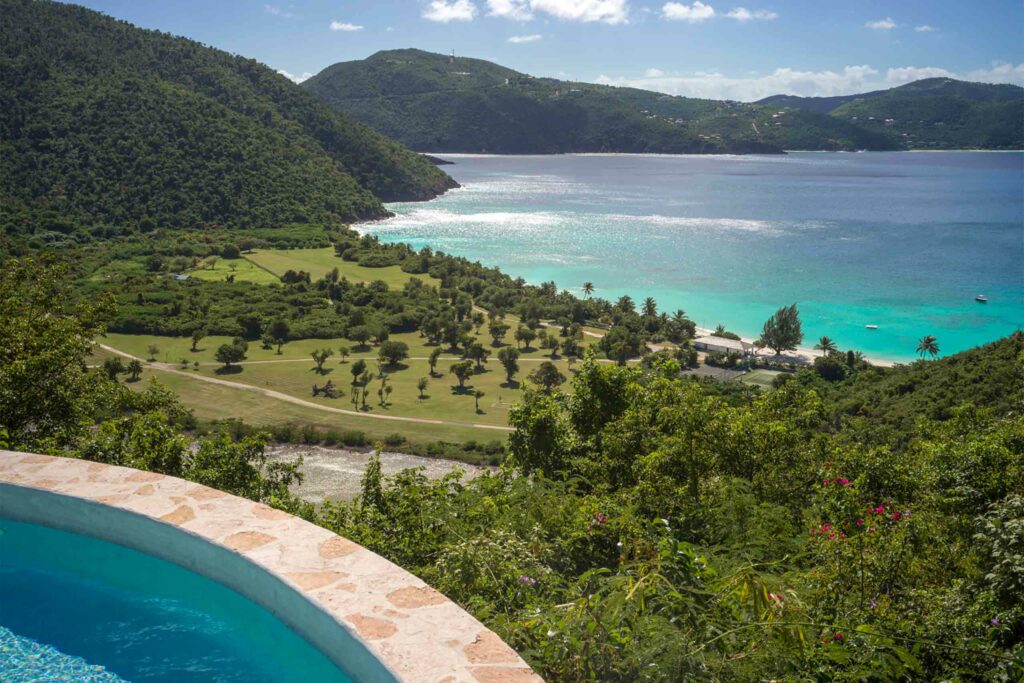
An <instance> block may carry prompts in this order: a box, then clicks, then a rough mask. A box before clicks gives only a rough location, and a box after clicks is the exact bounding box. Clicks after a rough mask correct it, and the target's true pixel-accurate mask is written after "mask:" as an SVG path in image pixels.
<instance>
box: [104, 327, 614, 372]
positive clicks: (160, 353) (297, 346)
mask: <svg viewBox="0 0 1024 683" xmlns="http://www.w3.org/2000/svg"><path fill="white" fill-rule="evenodd" d="M509 334H510V335H511V332H510V333H509ZM475 336H476V339H477V340H478V341H479V342H480V343H482V344H483V345H484V346H485V347H487V348H488V349H490V351H491V355H492V357H493V356H495V355H496V354H497V352H498V348H497V347H493V346H491V341H492V340H491V338H490V337H489V336H487V334H486V330H484V334H482V335H475ZM390 339H391V340H393V341H401V342H405V343H406V344H408V346H409V356H410V357H412V358H426V357H428V356H429V355H430V353H431V351H433V350H434V349H435V348H436V347H435V346H433V345H429V344H427V340H426V339H424V338H422V337H420V336H419V334H418V333H416V332H407V333H403V334H395V335H392V336H391V337H390ZM99 341H100V343H102V344H106V345H107V346H112V347H114V348H115V349H119V350H121V351H124V352H126V353H130V354H132V355H133V356H138V357H139V358H142V359H145V360H148V359H149V351H148V349H149V347H150V346H151V345H152V346H156V347H157V354H156V356H155V359H156V360H157V361H159V362H161V363H180V362H181V361H182V360H186V361H188V363H190V364H191V363H193V362H195V361H199V362H200V363H216V362H217V361H216V359H215V358H214V354H215V353H216V352H217V347H219V346H220V345H221V344H228V343H230V342H231V338H230V337H224V336H212V337H205V338H203V340H202V341H200V342H199V344H198V345H197V346H196V351H192V340H191V339H190V338H189V337H160V336H156V335H148V334H116V333H109V334H107V336H106V337H104V338H101V339H100V340H99ZM596 341H597V340H596V339H594V338H592V337H591V338H585V339H583V340H581V345H583V346H588V345H591V344H593V343H595V342H596ZM536 345H537V342H534V347H533V348H531V349H529V350H527V349H520V354H521V359H522V360H527V359H531V358H540V359H542V360H543V359H544V358H546V357H547V352H546V351H542V350H541V349H538V348H536ZM342 346H347V347H348V348H349V350H350V352H351V356H350V358H364V359H368V360H373V359H376V358H377V349H376V347H373V346H366V347H359V346H358V345H357V344H356V342H354V341H352V340H350V339H344V338H340V337H339V338H335V339H298V340H295V341H291V342H288V343H287V344H285V345H284V346H282V347H281V354H280V355H278V353H277V349H276V348H274V349H263V348H261V347H260V343H259V342H250V343H249V351H248V353H247V360H248V361H269V360H296V359H303V360H308V359H309V357H310V354H311V353H312V352H313V351H316V350H317V349H322V348H329V349H331V350H332V351H334V356H333V357H332V358H331V359H330V360H329V361H328V364H331V363H338V362H340V361H341V358H340V357H339V355H338V353H339V349H340V348H341V347H342ZM441 348H442V349H443V350H444V357H445V358H461V353H451V352H450V351H448V349H447V347H446V346H443V345H442V347H441ZM311 362H312V361H311ZM491 364H492V365H496V364H497V360H495V359H493V358H492V360H491Z"/></svg>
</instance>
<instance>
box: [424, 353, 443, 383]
mask: <svg viewBox="0 0 1024 683" xmlns="http://www.w3.org/2000/svg"><path fill="white" fill-rule="evenodd" d="M440 359H441V347H438V348H436V349H434V350H433V351H431V352H430V358H428V359H427V363H429V364H430V376H431V377H435V376H436V374H437V373H436V372H435V370H436V368H437V361H438V360H440Z"/></svg>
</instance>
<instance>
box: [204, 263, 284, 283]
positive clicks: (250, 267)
mask: <svg viewBox="0 0 1024 683" xmlns="http://www.w3.org/2000/svg"><path fill="white" fill-rule="evenodd" d="M212 263H213V267H212V268H211V267H210V264H211V259H207V260H206V261H204V262H203V264H202V266H200V267H199V268H196V269H195V270H190V271H189V272H188V275H189V277H194V278H196V279H197V280H206V281H209V282H224V280H225V279H227V277H228V276H229V275H234V276H235V280H237V281H238V282H255V283H256V284H260V285H270V284H279V283H280V282H281V279H280V278H279V277H275V276H274V274H273V273H268V272H267V271H265V270H263V269H262V268H260V267H258V266H257V265H256V264H254V263H252V262H251V261H247V260H246V259H244V258H236V259H226V258H218V259H216V260H215V261H212Z"/></svg>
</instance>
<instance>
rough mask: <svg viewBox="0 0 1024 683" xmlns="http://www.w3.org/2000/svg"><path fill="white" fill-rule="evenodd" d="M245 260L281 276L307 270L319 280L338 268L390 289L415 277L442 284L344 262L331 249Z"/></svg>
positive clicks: (265, 253) (274, 252)
mask: <svg viewBox="0 0 1024 683" xmlns="http://www.w3.org/2000/svg"><path fill="white" fill-rule="evenodd" d="M245 258H246V259H248V260H249V261H251V262H252V263H253V264H255V265H257V266H262V267H263V268H265V269H267V270H269V271H271V272H272V273H275V274H276V275H278V276H280V275H283V274H284V273H285V272H287V271H288V270H295V271H299V270H304V271H306V272H307V273H309V276H310V277H311V278H312V279H314V280H319V279H320V278H322V277H323V276H324V275H326V274H327V273H329V272H330V271H331V270H332V269H334V268H337V269H338V272H339V273H341V275H342V276H343V277H346V278H348V279H349V280H351V281H353V282H373V281H375V280H383V281H384V282H386V283H387V285H388V287H391V288H397V289H401V288H402V287H404V286H405V283H406V282H408V281H409V279H410V278H412V277H417V278H419V279H420V280H423V281H424V282H426V283H427V284H429V285H437V284H439V283H440V281H439V280H437V279H436V278H432V277H430V276H429V275H410V274H409V273H406V272H404V271H402V269H401V268H399V267H398V266H387V267H385V268H366V267H364V266H360V265H358V264H355V263H352V262H351V261H344V260H342V259H340V258H338V257H337V256H335V255H334V249H333V248H332V247H326V248H324V249H265V250H256V251H253V252H251V253H247V254H245Z"/></svg>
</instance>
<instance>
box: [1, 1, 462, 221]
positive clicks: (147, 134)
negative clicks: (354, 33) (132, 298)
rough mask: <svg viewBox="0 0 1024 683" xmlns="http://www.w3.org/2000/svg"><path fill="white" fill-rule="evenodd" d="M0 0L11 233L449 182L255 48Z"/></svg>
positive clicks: (354, 198)
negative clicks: (278, 69)
mask: <svg viewBox="0 0 1024 683" xmlns="http://www.w3.org/2000/svg"><path fill="white" fill-rule="evenodd" d="M0 13H2V14H3V16H4V22H3V25H2V26H0V46H2V50H0V67H2V68H0V112H2V114H0V154H2V156H3V158H4V170H3V172H2V173H0V198H2V201H0V207H2V208H0V225H2V226H3V227H4V231H5V232H6V231H11V232H29V233H41V234H43V235H47V234H49V233H56V234H57V235H61V234H65V235H66V234H68V233H72V232H74V231H76V230H77V229H79V228H81V227H86V228H94V227H101V226H102V227H105V226H123V227H130V228H132V229H137V230H139V231H141V232H148V231H150V230H152V229H153V228H154V227H170V228H182V227H188V228H194V227H200V226H218V225H224V226H231V227H249V226H252V227H259V228H268V227H275V226H277V225H282V224H288V223H295V222H300V223H301V222H314V221H315V222H319V223H325V224H329V223H338V222H345V221H351V220H356V219H360V218H369V217H379V216H383V215H385V211H384V208H383V207H382V206H381V204H380V200H385V201H391V200H396V199H425V198H429V197H433V196H435V195H437V194H439V193H440V192H443V191H444V190H446V189H448V188H450V187H452V186H454V182H453V181H452V180H451V179H450V178H448V176H446V175H445V174H443V173H441V172H440V171H439V170H437V168H436V167H434V166H433V165H432V164H431V163H430V162H429V161H428V160H426V159H424V158H422V157H420V156H419V155H416V154H413V153H411V152H409V151H408V150H406V149H404V148H402V147H400V146H399V145H397V144H395V143H393V142H391V141H389V140H387V139H385V138H383V137H382V136H380V135H379V134H377V133H374V132H373V131H371V130H370V129H369V128H367V127H366V126H364V125H362V124H359V123H356V122H354V121H352V120H351V119H349V118H348V117H346V116H344V115H342V114H340V113H338V112H336V111H333V110H332V109H330V108H329V107H327V106H325V105H324V104H323V103H321V102H319V101H318V100H317V99H316V98H315V97H313V96H311V95H309V94H308V93H305V92H303V91H302V90H301V89H300V88H298V87H297V86H296V85H294V84H293V83H291V82H290V81H288V79H286V78H284V77H283V76H280V75H279V74H277V73H275V72H274V71H273V70H271V69H269V68H267V67H266V66H263V65H261V64H258V63H257V62H255V61H254V60H251V59H245V58H242V57H236V56H232V55H229V54H228V53H225V52H221V51H219V50H215V49H212V48H209V47H205V46H203V45H201V44H199V43H196V42H193V41H190V40H186V39H184V38H178V37H174V36H171V35H167V34H163V33H158V32H155V31H144V30H142V29H138V28H135V27H133V26H131V25H129V24H126V23H124V22H119V21H116V20H114V19H111V18H109V17H106V16H103V15H101V14H99V13H97V12H93V11H90V10H87V9H84V8H81V7H76V6H73V5H66V4H61V3H55V2H33V1H30V0H3V2H2V3H0Z"/></svg>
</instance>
